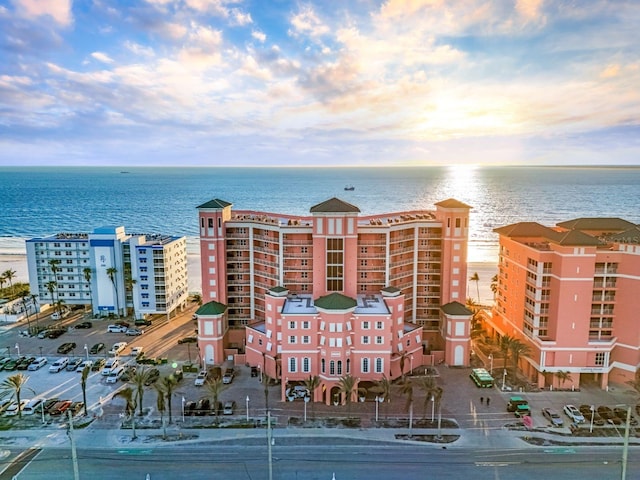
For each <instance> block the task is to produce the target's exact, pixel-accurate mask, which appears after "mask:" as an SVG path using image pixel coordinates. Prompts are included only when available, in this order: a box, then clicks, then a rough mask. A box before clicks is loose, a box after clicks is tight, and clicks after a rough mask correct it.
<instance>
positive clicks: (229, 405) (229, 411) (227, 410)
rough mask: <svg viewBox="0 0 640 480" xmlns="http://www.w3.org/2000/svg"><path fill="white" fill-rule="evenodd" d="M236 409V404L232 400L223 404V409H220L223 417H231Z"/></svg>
mask: <svg viewBox="0 0 640 480" xmlns="http://www.w3.org/2000/svg"><path fill="white" fill-rule="evenodd" d="M235 408H236V402H234V401H233V400H228V401H226V402H224V407H223V409H222V414H223V415H233V410H234V409H235Z"/></svg>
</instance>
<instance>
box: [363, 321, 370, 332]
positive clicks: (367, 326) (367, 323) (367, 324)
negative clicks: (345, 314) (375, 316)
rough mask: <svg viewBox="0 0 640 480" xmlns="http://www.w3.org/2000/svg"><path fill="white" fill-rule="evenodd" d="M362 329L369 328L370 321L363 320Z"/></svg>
mask: <svg viewBox="0 0 640 480" xmlns="http://www.w3.org/2000/svg"><path fill="white" fill-rule="evenodd" d="M362 329H363V330H369V322H362Z"/></svg>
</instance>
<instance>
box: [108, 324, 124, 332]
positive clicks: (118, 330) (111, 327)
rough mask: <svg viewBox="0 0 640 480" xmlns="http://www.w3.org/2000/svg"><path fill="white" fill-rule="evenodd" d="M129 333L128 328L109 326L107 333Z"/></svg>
mask: <svg viewBox="0 0 640 480" xmlns="http://www.w3.org/2000/svg"><path fill="white" fill-rule="evenodd" d="M126 331H127V327H125V326H122V325H109V326H108V327H107V333H124V332H126Z"/></svg>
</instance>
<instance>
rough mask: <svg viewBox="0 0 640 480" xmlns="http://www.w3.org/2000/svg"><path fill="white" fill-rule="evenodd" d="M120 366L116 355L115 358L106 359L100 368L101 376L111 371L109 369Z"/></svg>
mask: <svg viewBox="0 0 640 480" xmlns="http://www.w3.org/2000/svg"><path fill="white" fill-rule="evenodd" d="M119 366H120V360H118V358H117V357H115V358H110V359H109V360H107V362H106V363H105V364H104V368H103V369H102V372H100V373H102V375H103V376H105V377H106V376H107V375H109V374H110V373H111V370H113V369H114V368H118V367H119Z"/></svg>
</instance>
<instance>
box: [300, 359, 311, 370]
mask: <svg viewBox="0 0 640 480" xmlns="http://www.w3.org/2000/svg"><path fill="white" fill-rule="evenodd" d="M302 371H303V372H304V373H309V372H310V371H311V359H310V358H309V357H304V358H303V359H302Z"/></svg>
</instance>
